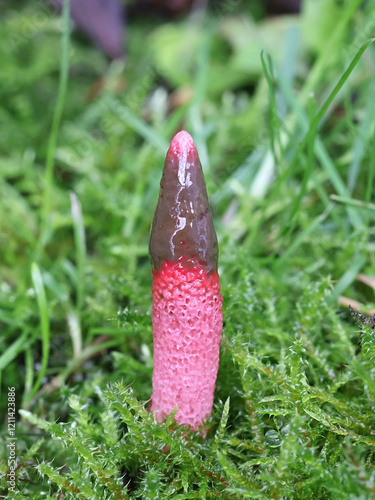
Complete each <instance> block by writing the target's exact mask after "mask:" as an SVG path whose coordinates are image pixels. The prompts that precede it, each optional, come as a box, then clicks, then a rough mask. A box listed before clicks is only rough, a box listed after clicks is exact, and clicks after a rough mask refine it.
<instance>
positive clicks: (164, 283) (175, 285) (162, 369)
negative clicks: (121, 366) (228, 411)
mask: <svg viewBox="0 0 375 500" xmlns="http://www.w3.org/2000/svg"><path fill="white" fill-rule="evenodd" d="M193 263H194V265H192V261H191V260H189V262H183V261H181V262H179V263H174V262H170V261H166V262H164V264H163V265H162V267H161V269H158V270H156V271H154V272H153V285H152V298H153V308H152V324H153V337H154V372H153V377H152V384H153V393H152V398H151V411H155V412H156V418H157V419H158V420H159V421H162V420H163V419H164V417H165V416H166V415H169V414H170V413H171V412H172V411H173V409H174V408H175V407H177V413H176V416H175V418H176V421H177V422H178V423H179V424H182V425H187V426H191V428H193V429H197V428H198V427H199V426H200V425H201V424H202V423H203V421H204V420H205V419H206V418H207V417H208V416H209V415H210V413H211V410H212V405H213V397H214V390H215V382H216V376H217V371H218V367H219V348H220V338H221V332H222V325H223V315H222V301H223V299H222V297H221V293H220V285H219V276H218V273H217V272H216V271H214V272H211V273H207V272H206V270H205V269H204V267H203V266H202V265H200V264H199V263H195V262H193Z"/></svg>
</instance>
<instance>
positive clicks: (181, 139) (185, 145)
mask: <svg viewBox="0 0 375 500" xmlns="http://www.w3.org/2000/svg"><path fill="white" fill-rule="evenodd" d="M189 152H191V153H193V152H196V148H195V144H194V141H193V138H192V137H191V135H190V134H189V133H188V132H186V131H185V130H181V132H178V134H176V135H175V136H174V137H173V139H172V142H171V145H170V148H169V151H168V155H169V154H177V155H178V154H188V153H189Z"/></svg>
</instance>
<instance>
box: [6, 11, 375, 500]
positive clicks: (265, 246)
mask: <svg viewBox="0 0 375 500" xmlns="http://www.w3.org/2000/svg"><path fill="white" fill-rule="evenodd" d="M258 3H259V5H258V7H255V6H254V9H255V10H254V12H258V13H260V12H261V2H258ZM310 4H311V5H310ZM339 4H340V5H339ZM360 4H361V2H359V1H357V2H344V3H342V2H341V3H340V2H333V1H331V2H330V9H329V10H328V11H327V12H325V10H324V9H323V8H322V7H320V10H319V11H318V10H316V9H315V8H314V7H313V6H312V2H309V6H308V8H306V9H304V11H303V13H302V14H301V16H299V17H295V18H290V17H281V18H278V19H277V20H275V19H263V20H262V21H261V22H255V21H254V20H252V19H251V18H250V14H249V7H248V6H247V5H246V4H244V5H243V6H240V7H239V9H240V14H241V15H242V17H241V15H237V11H235V10H233V8H232V7H231V5H232V4H231V5H229V3H228V5H225V6H224V5H219V6H218V5H217V6H216V7H215V8H212V9H211V11H209V12H208V13H207V16H206V18H205V19H204V20H203V21H202V22H203V25H202V26H203V27H204V29H201V28H199V29H197V28H196V27H194V29H193V27H192V25H191V22H190V21H188V20H187V19H181V20H180V21H178V23H177V24H169V25H165V24H164V23H163V22H162V21H160V22H158V23H153V24H152V23H151V22H150V21H147V20H146V21H145V20H143V19H140V18H138V19H131V20H130V22H129V33H128V39H129V50H128V56H127V62H126V67H125V68H124V67H123V66H122V65H121V64H119V63H117V64H112V65H109V66H108V64H107V62H106V61H105V58H104V56H102V55H101V54H100V53H99V52H97V51H96V50H94V49H93V48H92V47H90V46H88V45H87V44H86V43H85V42H84V41H82V40H80V39H78V38H76V35H75V33H73V34H72V37H71V40H70V47H71V48H72V50H70V49H69V50H67V39H65V45H64V47H65V49H64V50H65V51H64V50H61V39H62V31H61V27H63V28H64V23H63V24H62V25H61V23H59V22H58V19H57V18H56V16H55V14H53V13H52V12H51V11H49V10H48V7H46V6H45V5H43V4H38V3H37V4H31V3H28V2H24V3H23V4H21V5H20V7H19V8H18V9H17V10H15V9H14V8H13V7H12V8H11V5H10V3H9V2H3V4H2V5H1V7H0V13H1V14H2V18H3V19H4V22H3V23H2V25H1V26H0V41H1V43H0V59H1V61H2V62H1V67H0V79H1V81H2V86H1V90H0V127H1V130H2V133H1V134H0V255H1V258H0V329H1V335H0V377H1V399H0V406H1V410H2V414H4V415H5V413H6V408H7V391H8V387H15V389H16V403H17V410H20V412H19V413H18V412H17V422H16V435H17V460H18V461H17V472H16V477H17V486H18V489H19V493H18V494H17V495H16V496H15V498H19V499H23V498H33V499H39V498H40V499H41V498H51V499H52V498H56V496H57V495H58V494H60V493H62V494H63V495H64V498H67V499H68V498H72V499H73V498H81V499H98V500H99V499H100V500H102V499H105V498H108V499H110V498H111V499H113V498H116V499H121V498H126V499H129V500H130V499H141V498H142V499H143V498H144V499H167V498H171V499H172V498H173V499H177V500H178V499H181V500H182V499H190V498H198V499H203V498H223V499H226V498H228V499H232V498H233V499H242V498H252V499H256V498H261V499H267V500H268V499H270V498H280V499H289V498H298V499H311V498H314V499H315V498H316V499H332V500H337V499H345V500H346V499H353V500H354V499H359V498H361V499H367V498H373V496H374V495H375V477H374V463H375V462H374V461H375V455H374V451H375V449H374V446H375V439H374V435H375V419H374V411H373V408H374V398H375V371H374V363H373V359H374V354H375V337H374V332H373V329H372V327H373V322H372V321H367V322H365V324H363V323H361V322H357V321H356V319H358V318H357V317H354V318H353V317H352V316H351V315H350V312H349V311H348V309H347V308H346V307H343V306H341V305H340V304H343V303H344V300H343V299H340V296H343V295H344V296H346V297H349V298H350V299H352V300H356V301H359V302H360V303H361V304H362V305H363V309H364V310H370V309H374V308H375V298H374V288H373V287H371V286H368V285H366V284H365V283H364V282H363V278H361V276H358V273H363V274H365V275H367V276H370V277H371V276H374V275H375V259H374V249H375V246H374V227H373V226H374V224H373V221H374V210H373V201H374V200H373V180H374V172H375V148H374V146H373V143H374V123H373V121H374V120H373V91H374V85H375V80H374V76H373V65H372V56H373V55H374V54H373V51H374V48H373V47H372V46H369V47H368V48H367V49H366V52H365V53H364V54H363V55H361V52H360V51H361V47H363V44H364V43H366V41H367V39H368V37H369V36H370V35H371V31H372V27H373V9H374V7H375V4H374V2H373V1H369V2H366V3H365V5H360ZM252 8H253V7H252ZM311 9H313V10H314V16H316V15H318V14H319V16H321V17H322V18H323V19H322V26H323V28H324V30H323V31H324V33H326V37H327V38H326V39H325V40H321V38H319V37H317V36H316V33H315V35H314V36H313V38H311V37H312V35H311V33H312V31H314V30H312V27H311V26H310V28H311V29H310V32H308V33H305V32H304V31H301V30H299V26H300V25H301V26H306V25H308V22H309V18H308V13H309V12H311ZM332 13H334V14H335V15H334V16H333V15H332ZM353 14H355V15H354V16H353ZM38 16H41V17H38ZM324 16H326V17H324ZM37 19H43V22H39V21H38V22H39V24H38V23H36V20H37ZM323 21H324V22H323ZM333 21H334V22H333ZM30 23H31V24H30ZM33 23H34V24H33ZM306 23H307V24H306ZM65 28H66V25H65ZM192 30H193V31H192ZM311 30H312V31H311ZM63 31H64V30H63ZM191 34H194V44H195V45H194V50H192V46H187V49H186V50H187V53H186V54H185V59H184V58H183V57H182V55H181V50H182V49H183V47H184V46H186V43H185V44H184V40H189V36H190V35H191ZM145 40H146V41H147V42H148V43H146V44H145V43H144V41H145ZM165 40H169V41H171V43H168V44H167V45H166V44H165V43H164V42H165ZM296 47H298V48H299V50H296ZM363 48H364V47H363ZM261 49H264V50H266V53H264V54H263V57H262V58H261V55H260V50H261ZM267 53H268V54H270V57H268V55H267ZM61 54H63V55H64V54H65V56H64V57H65V59H64V57H63V56H61V57H57V55H61ZM251 54H253V56H251V57H252V58H254V57H257V58H258V59H257V60H250V59H248V57H250V55H251ZM254 54H255V55H254ZM357 56H358V57H357ZM68 58H69V60H68ZM353 58H357V59H355V61H354V62H355V64H353V65H352V66H350V63H351V61H352V60H353ZM174 61H175V62H176V61H177V62H178V63H179V64H182V69H181V68H180V67H179V64H174ZM184 62H186V65H185V66H184ZM262 62H263V64H262ZM68 64H69V68H70V73H69V80H68V84H67V92H66V95H65V99H63V97H64V95H63V94H64V86H62V87H61V86H60V90H59V84H58V82H59V72H60V71H61V68H64V65H65V66H66V65H68ZM348 68H349V69H348ZM101 77H103V81H104V90H102V91H97V92H96V93H95V90H94V89H95V88H97V87H95V86H94V87H93V84H94V83H95V81H98V80H99V78H101ZM335 86H336V87H335ZM90 89H91V90H90ZM335 89H336V90H335ZM336 91H337V92H336ZM172 94H173V98H172V97H171V96H172ZM63 101H64V106H63V112H62V116H61V121H60V123H58V120H57V119H56V111H54V110H56V103H57V102H60V104H61V103H62V102H63ZM176 103H179V104H177V106H176ZM326 104H330V105H329V106H328V105H327V106H326V107H324V106H325V105H326ZM319 110H323V111H322V112H321V115H319ZM54 113H55V125H54V128H51V123H52V119H53V116H54ZM317 116H318V117H319V118H321V119H319V120H317V119H316V117H317ZM56 120H57V122H56ZM58 125H59V126H58ZM181 125H182V126H183V127H184V128H186V129H187V130H188V131H189V132H190V133H191V134H192V136H193V137H194V140H195V142H196V144H197V147H198V150H199V153H200V156H201V160H202V164H203V168H204V170H205V177H206V180H207V186H208V192H209V195H210V198H211V204H212V208H213V213H214V216H215V224H216V228H217V232H218V237H219V241H220V258H219V264H220V267H219V272H220V276H221V285H222V293H223V297H224V332H223V342H222V346H221V361H220V369H219V374H218V380H217V386H216V392H215V402H214V409H213V412H212V416H211V418H210V419H209V420H208V422H207V423H206V426H205V433H206V437H202V434H201V433H199V432H191V431H188V430H185V429H182V428H180V427H178V426H177V425H176V424H175V422H174V421H173V415H172V416H170V417H169V418H168V419H167V421H166V422H164V423H162V424H159V423H157V422H156V421H155V420H154V418H153V416H152V414H150V413H149V412H148V411H147V402H148V400H149V398H150V395H151V375H152V329H151V314H150V313H151V293H150V286H151V270H150V264H149V259H148V238H149V230H150V225H151V220H152V217H153V210H154V207H155V206H156V202H157V196H158V190H159V180H160V176H161V171H162V165H163V162H164V156H165V153H166V148H167V146H168V141H169V140H170V139H171V136H172V135H173V133H174V132H175V131H176V130H177V129H178V128H179V127H180V126H181ZM51 130H52V132H51ZM51 134H52V135H51ZM54 138H56V140H57V142H56V145H55V144H54ZM48 155H50V156H49V158H50V160H48V161H47V156H48ZM51 159H52V160H53V161H52V163H51ZM48 162H49V163H48ZM47 163H48V165H49V166H52V167H53V168H52V169H51V172H52V173H53V175H52V178H49V176H48V174H47V175H46V164H47ZM47 170H48V169H47ZM332 195H333V196H332ZM46 207H47V208H48V210H47V208H46ZM38 377H39V379H38ZM39 382H40V384H39ZM3 422H4V420H3ZM2 431H3V433H2V436H3V440H2V441H1V442H0V449H1V457H2V458H1V459H0V494H3V493H4V495H5V494H6V491H7V477H6V474H7V472H8V466H7V462H6V457H7V454H8V451H7V448H6V444H7V440H6V438H7V437H9V436H8V430H7V427H6V423H5V425H4V427H3V429H2Z"/></svg>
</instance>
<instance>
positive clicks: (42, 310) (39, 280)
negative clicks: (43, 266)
mask: <svg viewBox="0 0 375 500" xmlns="http://www.w3.org/2000/svg"><path fill="white" fill-rule="evenodd" d="M31 277H32V281H33V286H34V290H35V295H36V299H37V302H38V309H39V316H40V329H41V334H42V361H41V368H40V371H39V374H38V378H37V379H36V381H35V384H34V387H33V388H32V391H31V392H30V393H29V395H28V397H27V398H26V401H27V402H29V401H30V400H31V399H32V397H33V396H34V395H35V394H36V392H37V391H38V389H39V387H40V385H41V383H42V380H43V377H44V376H45V374H46V371H47V366H48V358H49V347H50V323H49V315H48V304H47V297H46V292H45V289H44V283H43V277H42V274H41V272H40V269H39V267H38V264H37V263H36V262H33V264H32V266H31Z"/></svg>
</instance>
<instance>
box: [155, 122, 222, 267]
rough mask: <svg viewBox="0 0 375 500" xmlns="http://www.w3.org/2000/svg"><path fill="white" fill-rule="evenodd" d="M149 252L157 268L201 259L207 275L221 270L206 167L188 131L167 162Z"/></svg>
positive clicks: (175, 142) (174, 143)
mask: <svg viewBox="0 0 375 500" xmlns="http://www.w3.org/2000/svg"><path fill="white" fill-rule="evenodd" d="M149 249H150V256H151V259H152V263H153V266H154V269H160V267H161V266H162V264H163V262H165V261H166V260H170V261H172V262H178V261H179V260H181V259H183V258H186V259H187V260H191V259H194V260H198V261H199V262H200V263H201V264H202V265H203V266H204V267H205V268H206V271H207V272H212V271H215V270H216V269H217V259H218V244H217V237H216V233H215V228H214V224H213V220H212V215H211V210H210V206H209V204H208V197H207V190H206V184H205V182H204V177H203V172H202V165H201V162H200V161H199V157H198V153H197V150H196V148H195V144H194V142H193V139H192V138H191V136H190V135H189V134H188V133H187V132H185V131H182V132H179V133H178V134H177V135H176V136H175V137H174V138H173V141H172V142H171V145H170V148H169V150H168V153H167V157H166V159H165V164H164V170H163V176H162V179H161V182H160V195H159V201H158V205H157V207H156V211H155V216H154V220H153V223H152V229H151V238H150V248H149Z"/></svg>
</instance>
